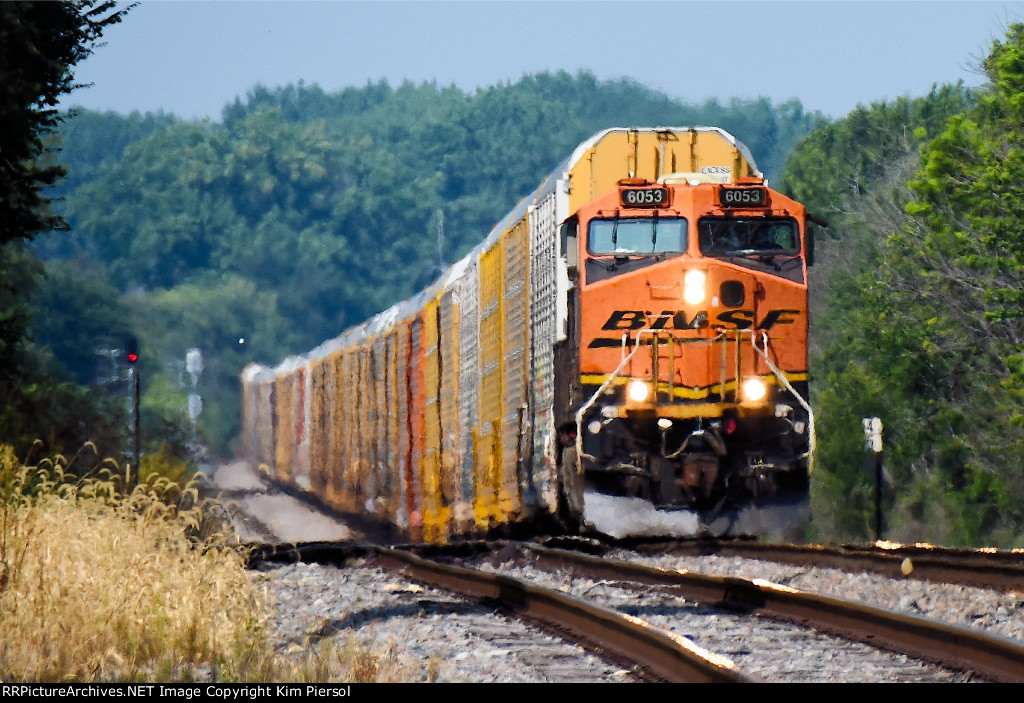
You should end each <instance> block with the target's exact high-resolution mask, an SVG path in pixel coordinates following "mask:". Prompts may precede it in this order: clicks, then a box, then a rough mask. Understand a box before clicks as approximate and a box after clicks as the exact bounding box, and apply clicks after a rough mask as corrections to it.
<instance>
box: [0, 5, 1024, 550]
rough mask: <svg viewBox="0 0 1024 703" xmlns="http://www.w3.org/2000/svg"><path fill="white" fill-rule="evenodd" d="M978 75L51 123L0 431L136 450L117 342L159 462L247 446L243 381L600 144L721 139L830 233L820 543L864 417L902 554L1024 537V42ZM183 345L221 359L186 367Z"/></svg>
mask: <svg viewBox="0 0 1024 703" xmlns="http://www.w3.org/2000/svg"><path fill="white" fill-rule="evenodd" d="M97 36H98V33H97ZM69 61H70V60H69ZM71 63H73V62H71ZM984 70H985V71H986V74H987V78H988V82H987V84H986V85H985V86H983V87H982V88H980V89H976V90H967V89H965V88H963V87H962V86H959V85H956V86H935V87H933V88H932V90H931V92H930V93H928V94H927V95H924V96H923V97H920V98H913V99H911V98H901V99H897V100H892V101H886V102H879V103H876V104H872V105H868V106H860V107H858V108H857V109H856V110H854V111H853V112H852V113H850V114H849V115H847V116H845V117H843V118H841V119H838V120H834V121H826V120H824V119H823V118H822V117H821V116H820V115H818V114H816V113H807V112H805V111H804V109H803V107H802V106H801V105H800V103H799V102H797V101H789V102H786V103H783V104H781V105H773V104H772V103H771V102H770V101H768V100H766V99H761V100H755V101H739V100H732V101H730V102H728V103H727V104H721V103H719V102H716V101H711V102H708V103H705V104H703V105H690V104H686V103H683V102H680V101H677V100H673V99H670V98H668V97H667V96H665V95H662V94H659V93H657V92H655V91H652V90H649V89H647V88H645V87H643V86H641V85H639V84H637V83H635V82H632V81H629V80H619V81H599V80H597V79H596V78H595V77H594V76H593V75H591V74H589V73H585V72H583V73H578V74H576V75H570V74H567V73H564V72H558V73H541V74H537V75H530V76H525V77H523V78H522V79H521V80H519V81H517V82H515V83H508V84H503V85H497V86H492V87H489V88H485V89H480V90H477V91H474V92H468V93H467V92H464V91H461V90H459V89H457V88H454V87H442V86H438V85H436V84H421V85H413V84H411V83H405V84H402V85H400V86H398V87H392V86H390V85H389V84H387V83H386V82H379V83H371V84H368V85H366V86H363V87H353V88H348V89H345V90H343V91H340V92H337V93H326V92H324V91H323V90H321V89H320V88H319V87H317V86H315V85H305V84H302V83H299V84H298V85H292V86H286V87H281V88H273V89H271V88H265V87H261V86H257V87H255V88H254V89H253V90H252V91H250V93H249V94H248V95H247V96H245V97H244V98H239V99H236V100H235V101H234V102H233V103H230V104H227V105H226V106H225V108H224V110H223V114H222V115H221V117H220V119H219V120H217V121H214V120H205V121H199V122H196V121H185V120H180V119H178V118H176V117H175V116H173V115H169V114H156V115H154V114H147V115H140V114H131V115H118V114H112V113H106V114H100V113H95V112H90V111H86V110H79V111H76V112H74V113H73V114H68V115H63V116H56V115H55V114H54V113H53V112H52V110H51V111H50V113H47V114H49V115H50V118H49V119H50V120H51V121H50V122H46V123H44V124H42V125H41V126H40V127H39V128H38V129H37V130H36V132H34V133H33V134H34V135H35V136H34V137H33V138H34V139H35V142H33V143H34V147H33V148H34V149H35V150H36V151H35V153H37V154H50V155H51V156H49V157H46V158H42V157H41V158H38V159H36V160H34V161H33V163H36V164H39V165H40V166H39V168H40V169H43V170H42V171H41V172H42V173H44V174H45V176H46V178H44V179H37V180H36V188H37V191H38V192H36V195H37V196H38V197H37V199H36V201H34V202H33V203H30V207H29V208H28V209H29V210H30V211H32V212H35V213H37V215H38V217H37V219H36V220H34V221H33V224H32V227H34V228H35V229H31V236H28V235H23V236H9V237H8V236H6V235H7V233H8V232H7V230H6V229H5V233H4V234H5V239H4V242H6V243H5V244H3V245H2V246H0V256H2V262H0V263H2V264H3V266H2V271H0V273H2V277H3V278H2V282H3V284H4V285H3V286H2V287H0V295H4V296H6V298H5V299H4V301H3V305H2V306H0V307H2V310H0V311H2V312H3V315H2V316H0V371H3V374H2V375H0V381H2V382H3V383H4V384H5V388H6V389H7V390H8V392H7V395H6V397H5V403H4V406H3V407H2V408H0V412H2V413H3V414H2V416H0V419H2V421H3V423H2V428H3V436H0V441H2V442H4V443H8V444H13V445H14V446H15V447H16V448H17V450H18V451H19V452H21V453H24V452H26V451H29V450H30V448H31V447H32V445H33V444H35V445H40V444H41V445H42V446H41V447H37V449H36V451H40V452H74V451H76V448H77V447H78V446H80V444H81V442H83V441H84V440H85V439H93V440H94V441H96V442H97V443H98V445H99V446H100V447H102V451H99V453H100V454H102V453H103V452H106V451H109V452H111V453H116V452H118V451H124V450H125V434H126V433H125V432H124V400H123V390H124V389H123V383H119V382H111V378H114V377H117V376H118V375H119V374H120V373H121V372H123V368H119V366H118V363H117V360H116V359H112V358H111V356H110V350H112V349H116V348H118V347H122V346H123V342H124V340H125V339H126V338H127V337H128V336H130V335H134V336H136V337H137V338H138V339H139V340H140V344H141V352H142V358H141V361H140V362H139V367H138V368H139V369H140V371H141V373H142V377H143V378H144V379H145V381H144V386H143V390H144V397H143V405H142V407H143V438H144V440H145V445H146V446H145V449H146V451H147V452H152V451H155V450H156V448H157V447H158V446H161V445H162V446H163V447H164V449H165V451H167V452H170V453H171V454H177V455H179V456H182V457H186V458H193V457H194V454H193V453H194V450H195V446H190V441H191V440H193V439H194V438H198V439H199V440H200V442H201V443H202V445H203V446H205V447H208V448H209V451H211V452H212V453H213V454H214V455H216V456H222V457H223V456H228V455H230V453H231V452H232V451H233V449H234V448H233V442H234V438H235V437H236V435H237V429H238V385H237V377H238V374H239V372H240V371H241V369H242V367H243V366H244V364H245V363H247V362H248V361H251V360H260V361H264V362H269V363H276V362H279V361H281V360H282V359H283V358H285V357H286V356H287V355H289V354H293V353H300V352H302V351H303V350H306V349H309V348H311V347H312V346H314V345H316V344H318V343H319V342H321V341H323V340H324V339H327V338H329V337H333V336H335V335H337V334H338V333H339V332H340V331H341V330H343V329H344V328H345V327H347V326H348V325H350V324H352V323H355V322H358V321H360V320H362V319H364V318H366V317H367V316H369V315H372V314H374V313H376V312H378V311H380V310H382V309H384V308H385V307H387V306H388V305H390V304H391V303H393V302H395V301H396V300H399V299H402V298H404V297H407V296H408V295H409V294H411V293H412V292H413V291H415V290H416V289H417V288H419V287H421V286H423V285H425V284H426V283H428V282H429V281H430V280H431V279H432V278H434V277H435V276H436V275H437V274H438V272H439V270H440V267H441V266H442V265H443V264H444V263H445V262H451V261H454V260H455V259H456V258H457V257H459V256H461V255H463V254H464V253H465V252H466V251H467V250H468V249H469V248H471V247H472V246H473V245H475V244H476V243H477V242H479V241H480V239H482V238H483V237H484V236H485V235H486V234H487V232H488V231H489V230H490V228H491V226H492V225H493V223H494V222H495V221H496V220H497V219H498V218H499V217H500V216H501V215H502V214H504V213H505V212H506V211H507V210H508V209H509V208H511V207H512V206H513V205H514V204H515V202H516V201H517V200H518V199H519V198H520V197H522V196H523V195H524V194H526V193H528V192H529V191H531V190H532V189H533V188H535V187H536V186H537V185H538V184H539V182H540V180H541V179H542V178H543V177H544V176H545V175H546V174H547V173H548V172H549V171H550V170H551V169H552V168H553V167H554V166H555V165H556V164H557V163H559V162H560V161H561V160H562V159H563V158H565V156H567V155H568V154H569V152H570V151H571V150H572V148H573V147H574V146H575V145H576V144H578V143H579V142H580V141H581V140H582V139H584V138H586V137H588V136H590V135H591V134H593V133H595V132H597V131H598V130H600V129H604V128H606V127H609V126H624V125H659V124H663V125H683V124H706V125H715V126H720V127H723V128H725V129H726V130H728V131H730V132H732V133H733V134H735V135H736V136H737V137H738V138H739V139H741V140H742V141H743V142H745V143H746V144H747V145H748V146H749V147H750V149H751V151H752V152H753V154H754V156H755V158H756V160H757V162H758V165H759V166H760V167H761V169H762V170H763V171H765V172H766V173H767V174H768V176H769V179H770V181H771V182H772V183H773V184H774V185H775V186H776V187H778V188H780V189H781V190H783V191H785V192H786V193H787V194H789V195H792V196H794V197H796V198H797V199H800V200H802V201H803V202H805V203H806V204H807V206H808V208H809V210H810V211H811V212H812V213H814V214H815V215H817V216H818V217H819V218H823V219H825V220H827V221H828V222H829V226H828V227H827V228H826V229H824V230H823V231H822V232H820V233H819V238H818V247H817V251H818V253H819V256H818V262H817V264H816V266H815V267H814V269H813V272H812V284H813V285H812V310H813V316H812V340H811V343H812V359H811V374H812V394H813V398H812V402H813V405H814V407H815V409H816V412H817V415H818V422H817V424H818V428H819V449H818V454H817V468H816V472H815V475H814V478H813V486H812V490H813V493H814V495H813V500H814V513H815V519H814V522H813V524H812V526H811V528H810V532H809V534H808V537H810V538H814V539H821V540H862V539H869V538H873V537H874V478H873V476H872V475H871V474H870V473H869V472H868V471H866V461H867V460H869V457H868V455H867V454H866V453H865V451H864V449H863V446H862V445H863V434H862V431H861V418H863V417H870V416H877V417H879V418H881V419H882V421H883V423H884V427H885V453H884V466H885V469H886V477H887V485H886V488H885V491H884V494H883V495H884V498H883V510H884V515H885V520H884V536H886V537H889V538H892V539H899V540H903V541H912V540H924V541H933V542H938V543H944V544H963V545H969V544H997V545H1003V546H1007V545H1013V546H1020V543H1021V541H1022V540H1024V507H1021V506H1024V473H1022V471H1021V468H1020V467H1021V466H1022V461H1024V307H1022V298H1024V293H1022V291H1024V286H1022V283H1024V281H1022V280H1021V278H1022V273H1021V272H1022V271H1024V239H1022V235H1021V233H1022V232H1024V222H1021V220H1022V219H1024V200H1022V198H1021V196H1020V192H1019V183H1020V182H1021V181H1022V178H1024V136H1022V135H1024V103H1022V101H1021V96H1022V95H1024V27H1021V26H1017V25H1015V26H1013V27H1011V28H1010V29H1009V31H1008V33H1007V35H1006V37H1005V38H1003V39H1002V40H1000V41H997V42H995V43H994V44H993V46H992V48H991V52H990V54H989V56H988V57H987V58H986V59H985V61H984ZM0 83H2V81H0ZM51 104H52V103H51ZM58 117H60V118H62V121H61V122H60V123H59V124H57V123H56V120H57V118H58ZM58 144H59V150H58V146H57V145H58ZM57 159H59V161H60V162H63V163H65V164H67V171H68V172H67V176H66V178H64V180H63V181H62V182H58V178H57V175H58V174H59V168H58V167H56V163H57V162H56V160H57ZM46 169H48V170H46ZM40 184H41V186H46V187H48V189H47V190H46V191H45V192H42V191H39V187H40ZM47 198H49V199H52V210H47V209H46V207H45V199H47ZM7 222H9V220H5V227H6V223H7ZM442 222H443V227H442ZM65 224H66V226H65ZM47 229H50V230H52V232H51V233H50V234H49V235H46V236H37V234H39V232H42V231H45V230H47ZM26 231H28V230H26ZM439 232H443V238H439V236H438V235H439ZM30 291H32V292H33V294H32V296H31V298H27V295H26V294H27V293H28V292H30ZM29 304H30V305H31V308H32V310H31V311H30V309H29V307H28V305H29ZM30 320H31V322H30ZM29 325H31V326H29ZM26 335H28V336H26ZM193 348H197V349H199V350H201V352H202V355H203V368H202V370H201V372H196V370H195V369H193V373H192V374H189V373H187V371H186V369H185V362H184V360H185V356H186V353H187V352H188V350H189V349H193ZM193 383H194V384H195V385H194V386H193ZM191 392H194V393H197V394H198V395H199V396H201V398H202V403H203V404H202V411H201V413H200V414H199V417H198V426H197V427H195V428H193V427H192V426H191V423H190V419H189V416H188V413H187V411H186V408H187V406H188V403H187V395H188V394H189V393H191Z"/></svg>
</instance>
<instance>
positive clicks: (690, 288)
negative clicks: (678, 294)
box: [683, 269, 707, 305]
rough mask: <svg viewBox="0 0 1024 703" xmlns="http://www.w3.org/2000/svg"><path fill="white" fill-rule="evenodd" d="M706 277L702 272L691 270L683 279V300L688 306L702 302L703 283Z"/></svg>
mask: <svg viewBox="0 0 1024 703" xmlns="http://www.w3.org/2000/svg"><path fill="white" fill-rule="evenodd" d="M706 281H707V275H706V274H705V273H704V272H703V271H698V270H697V269H692V270H690V271H687V272H686V276H684V277H683V300H685V301H686V302H688V303H689V304H690V305H697V304H698V303H703V302H704V283H705V282H706Z"/></svg>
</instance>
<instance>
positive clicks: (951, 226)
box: [782, 25, 1024, 547]
mask: <svg viewBox="0 0 1024 703" xmlns="http://www.w3.org/2000/svg"><path fill="white" fill-rule="evenodd" d="M982 68H983V70H984V72H985V75H986V77H987V78H988V82H987V84H986V85H985V86H983V87H982V88H980V89H978V90H976V91H970V92H969V91H966V90H964V89H963V88H962V87H960V86H945V87H941V88H940V87H936V88H934V89H933V90H932V91H931V93H930V94H928V95H927V96H925V97H923V98H919V99H914V100H909V99H904V100H898V101H894V102H888V103H878V104H875V105H872V106H870V107H865V108H858V109H857V110H856V111H854V112H853V113H851V114H850V115H848V116H847V117H846V118H844V119H842V120H838V121H836V122H834V123H832V124H830V125H828V126H827V127H825V128H823V129H821V130H819V131H817V132H815V133H814V134H812V135H810V136H809V137H807V138H806V139H805V140H804V141H802V142H801V143H800V144H798V145H797V147H796V149H795V150H794V153H793V155H792V156H791V157H790V159H789V161H788V162H787V167H786V171H785V174H784V176H783V179H782V187H783V189H788V190H789V191H790V192H792V193H794V194H797V197H803V198H805V199H806V200H807V201H808V202H809V206H810V207H811V209H812V211H813V210H814V209H817V210H818V212H819V213H820V214H821V215H822V216H823V217H825V218H827V219H828V220H829V221H830V225H831V227H830V229H829V230H828V232H827V233H826V236H824V237H822V238H821V240H820V242H819V243H820V245H821V246H820V247H819V249H820V251H821V252H822V253H823V262H822V265H821V266H820V267H819V268H818V269H817V270H816V271H815V277H816V278H815V281H814V282H815V283H816V285H817V290H818V291H820V293H821V294H820V297H819V298H818V301H819V303H820V305H819V308H818V311H817V312H818V314H817V316H816V317H815V318H814V319H813V321H812V329H813V330H814V338H815V351H816V354H815V358H814V360H813V365H812V374H813V377H814V378H815V386H814V387H815V389H816V396H815V399H814V404H815V406H816V407H817V408H818V412H819V426H820V427H822V428H823V429H822V430H821V438H822V441H821V443H820V445H819V446H820V454H819V456H818V459H819V462H818V468H819V472H818V476H817V477H816V481H815V484H816V485H815V489H816V491H817V494H816V501H815V502H816V505H815V526H814V533H813V534H814V536H815V537H817V538H819V539H831V540H839V539H865V538H870V537H873V536H874V481H873V479H872V478H871V477H870V476H869V475H868V473H867V472H866V471H865V466H864V462H865V458H866V455H865V453H864V451H863V450H862V448H861V443H862V439H861V436H862V435H861V428H860V418H862V417H871V416H877V417H879V418H882V420H883V423H884V426H885V449H886V451H885V454H884V464H885V467H886V470H887V472H888V474H889V476H890V478H891V483H892V485H891V487H888V488H886V489H885V491H884V500H883V508H884V514H885V523H886V524H885V526H884V534H883V536H885V537H888V538H890V539H894V540H899V541H904V542H913V541H927V542H934V543H939V544H946V545H962V546H970V545H990V544H991V545H997V546H1004V547H1010V546H1014V547H1019V546H1021V545H1022V543H1024V470H1022V467H1024V405H1022V403H1024V365H1022V363H1021V361H1022V359H1024V307H1022V305H1021V303H1022V301H1024V294H1022V291H1024V245H1022V242H1024V240H1022V238H1021V233H1022V232H1024V198H1022V195H1021V192H1020V187H1019V186H1020V183H1021V182H1024V137H1022V134H1024V103H1022V100H1021V96H1022V95H1024V26H1022V25H1013V26H1011V27H1010V28H1009V31H1008V32H1007V34H1006V36H1005V38H1003V39H1002V40H1000V41H996V42H994V43H993V45H992V48H991V51H990V53H989V55H988V57H987V58H986V59H985V60H984V62H983V64H982Z"/></svg>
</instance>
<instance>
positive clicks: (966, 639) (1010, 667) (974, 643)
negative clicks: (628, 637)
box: [524, 545, 1024, 682]
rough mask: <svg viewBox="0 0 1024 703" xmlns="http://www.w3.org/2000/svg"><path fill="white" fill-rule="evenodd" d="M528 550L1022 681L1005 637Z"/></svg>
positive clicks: (767, 586)
mask: <svg viewBox="0 0 1024 703" xmlns="http://www.w3.org/2000/svg"><path fill="white" fill-rule="evenodd" d="M524 549H525V550H526V551H527V552H529V553H532V554H533V555H534V556H535V558H536V559H537V565H538V566H541V567H543V568H553V567H569V568H571V569H573V570H575V571H577V572H580V573H585V574H587V575H588V576H591V577H595V578H602V579H607V580H621V581H630V582H635V583H643V584H647V585H656V586H665V587H669V588H671V589H672V590H673V591H674V592H676V593H678V594H680V595H683V596H684V597H686V598H690V599H693V600H696V601H703V602H713V603H720V604H722V605H724V606H727V607H732V608H738V609H746V610H752V611H759V612H763V613H765V614H767V615H769V616H771V617H774V618H778V619H783V620H789V621H791V622H795V623H798V624H802V625H807V626H811V627H814V628H816V629H820V630H825V631H829V632H832V633H835V634H838V635H840V636H842V637H845V638H848V639H854V640H858V641H862V642H866V643H869V644H871V645H873V646H876V647H881V648H884V649H890V650H894V651H898V652H903V653H907V654H912V655H913V656H916V657H919V658H921V659H925V660H929V661H933V662H937V663H939V664H941V665H943V666H947V667H951V668H955V669H963V670H968V671H973V672H975V673H977V674H979V675H980V676H983V677H986V678H991V679H994V680H996V681H1014V682H1020V681H1024V644H1022V643H1020V642H1018V641H1016V640H1012V639H1009V638H1006V637H1000V636H997V635H990V634H987V633H984V632H980V631H977V630H971V629H968V628H964V627H959V626H956V625H950V624H947V623H941V622H937V621H935V620H930V619H928V618H923V617H919V616H915V615H908V614H904V613H897V612H895V611H891V610H886V609H883V608H876V607H873V606H869V605H865V604H861V603H854V602H851V601H844V600H841V599H838V598H832V597H830V596H823V595H818V594H813V593H808V592H805V591H799V590H797V589H794V588H790V587H788V586H782V585H779V584H774V583H771V582H768V581H763V580H760V579H758V580H755V581H750V580H747V579H741V578H736V577H732V576H709V575H705V574H695V573H691V572H687V571H673V570H669V569H662V568H658V567H651V566H641V565H638V564H631V563H628V562H617V561H611V560H608V559H603V558H599V557H592V556H588V555H583V554H578V553H575V552H569V551H566V550H562V549H550V548H547V547H542V546H539V545H524Z"/></svg>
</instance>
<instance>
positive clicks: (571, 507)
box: [242, 127, 814, 542]
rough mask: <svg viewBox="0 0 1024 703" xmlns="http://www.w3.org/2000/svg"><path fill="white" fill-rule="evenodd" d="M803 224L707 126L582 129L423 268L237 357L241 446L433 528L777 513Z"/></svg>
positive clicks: (791, 506) (777, 527) (740, 530)
mask: <svg viewBox="0 0 1024 703" xmlns="http://www.w3.org/2000/svg"><path fill="white" fill-rule="evenodd" d="M806 220H807V216H806V214H805V212H804V208H803V207H802V206H801V205H800V204H799V203H796V202H794V201H793V200H791V199H789V198H787V197H785V196H784V195H782V194H781V193H778V192H775V191H773V190H771V189H770V188H768V187H767V184H766V183H765V181H764V178H763V176H761V174H760V173H759V172H758V170H757V167H756V166H755V165H754V161H753V158H752V157H751V155H750V153H749V151H748V150H747V149H746V147H745V146H743V145H742V144H741V143H740V142H738V141H737V140H736V139H735V138H733V137H732V136H731V135H729V134H727V133H726V132H724V131H722V130H720V129H717V128H714V127H682V128H628V129H624V128H613V129H608V130H605V131H603V132H600V133H598V134H595V135H594V136H592V137H591V138H590V139H588V140H586V141H584V142H583V143H581V144H580V145H579V146H578V147H577V148H576V149H575V150H574V151H573V153H572V154H571V155H570V156H569V157H568V158H567V159H566V160H565V161H563V162H562V163H561V164H559V165H558V166H557V167H556V168H555V170H554V171H552V172H551V173H550V174H549V175H548V177H547V178H546V179H545V180H544V181H543V182H542V183H541V185H540V187H539V188H538V189H537V190H536V191H535V192H533V193H531V194H529V195H527V196H526V197H525V198H523V199H522V200H521V201H520V202H519V203H518V204H517V205H516V206H515V207H514V208H513V209H512V210H511V211H510V212H509V213H508V214H506V215H505V217H503V218H502V219H501V220H500V221H499V222H498V223H497V224H496V225H495V226H494V227H493V229H492V230H491V231H490V233H489V234H488V235H487V236H486V237H485V238H484V239H483V241H482V242H480V244H479V245H477V247H475V248H474V249H473V250H472V251H470V252H469V253H468V254H467V255H466V256H465V257H463V258H462V259H461V260H459V261H458V262H456V263H455V264H453V265H452V266H451V268H450V269H449V270H448V271H446V272H445V273H444V274H443V275H441V276H440V277H439V278H438V279H437V280H436V281H435V282H434V283H432V284H431V285H430V286H428V287H427V288H425V289H424V290H422V291H420V292H419V293H418V294H416V295H415V296H413V297H412V298H410V299H408V300H405V301H401V302H399V303H396V304H395V305H394V306H392V307H391V308H389V309H388V310H385V311H383V312H381V313H380V314H378V315H376V316H374V317H373V318H371V319H369V320H367V321H366V322H364V323H362V324H361V325H358V326H356V327H353V328H351V329H349V330H346V331H345V332H343V333H342V334H341V335H339V336H338V337H336V338H335V339H332V340H328V341H326V342H324V343H323V344H321V345H320V346H319V347H317V348H316V349H313V350H311V351H310V352H308V353H307V354H304V355H302V356H298V357H293V358H290V359H287V360H285V361H284V362H283V363H282V364H280V365H279V366H278V367H277V368H275V369H270V368H267V367H265V366H260V365H256V364H252V365H250V366H249V367H248V368H247V369H246V371H245V373H244V374H243V377H242V387H243V439H244V444H245V446H246V451H247V454H248V455H249V457H250V458H251V460H252V461H253V463H254V464H256V465H264V466H266V467H267V469H268V470H269V471H271V472H272V473H273V475H274V476H276V477H277V478H278V479H279V480H281V481H285V482H288V483H292V484H294V485H296V486H298V487H299V488H302V489H304V490H307V491H310V492H312V493H314V494H316V495H318V496H319V497H320V498H322V499H323V500H325V501H326V502H327V503H329V504H331V505H333V506H335V507H338V508H341V509H344V510H359V511H364V512H368V513H372V514H374V515H376V516H379V517H382V518H384V519H386V520H389V521H390V522H392V523H394V524H395V525H396V526H398V527H399V528H400V529H401V530H403V531H405V532H406V533H407V534H408V535H409V536H410V537H411V538H413V539H423V540H426V541H433V542H443V541H446V540H448V539H451V538H453V537H457V536H463V535H469V534H483V533H486V532H488V531H490V530H492V529H494V528H505V527H508V526H510V525H513V524H520V525H524V524H525V525H530V526H533V525H537V526H540V525H541V524H543V523H545V522H550V521H551V520H552V519H553V518H559V519H560V520H561V522H562V523H563V524H567V525H570V526H573V527H583V528H584V529H595V530H598V531H600V532H603V533H605V534H609V535H612V536H626V535H636V534H643V533H648V534H650V533H655V534H666V535H677V536H682V535H696V534H704V533H712V534H716V535H720V534H760V533H765V532H778V531H781V530H783V529H785V528H786V527H789V526H792V525H795V524H799V523H800V522H802V521H803V520H805V519H806V518H807V516H808V513H809V510H808V488H807V485H808V474H809V464H810V457H811V453H812V451H813V444H814V430H813V419H812V415H811V411H810V407H809V406H808V404H807V402H806V400H804V399H805V398H806V397H807V392H806V391H807V354H806V343H807V323H808V320H807V264H808V263H809V261H808V259H809V254H810V248H809V245H810V243H811V239H810V237H809V233H808V230H807V226H806Z"/></svg>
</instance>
